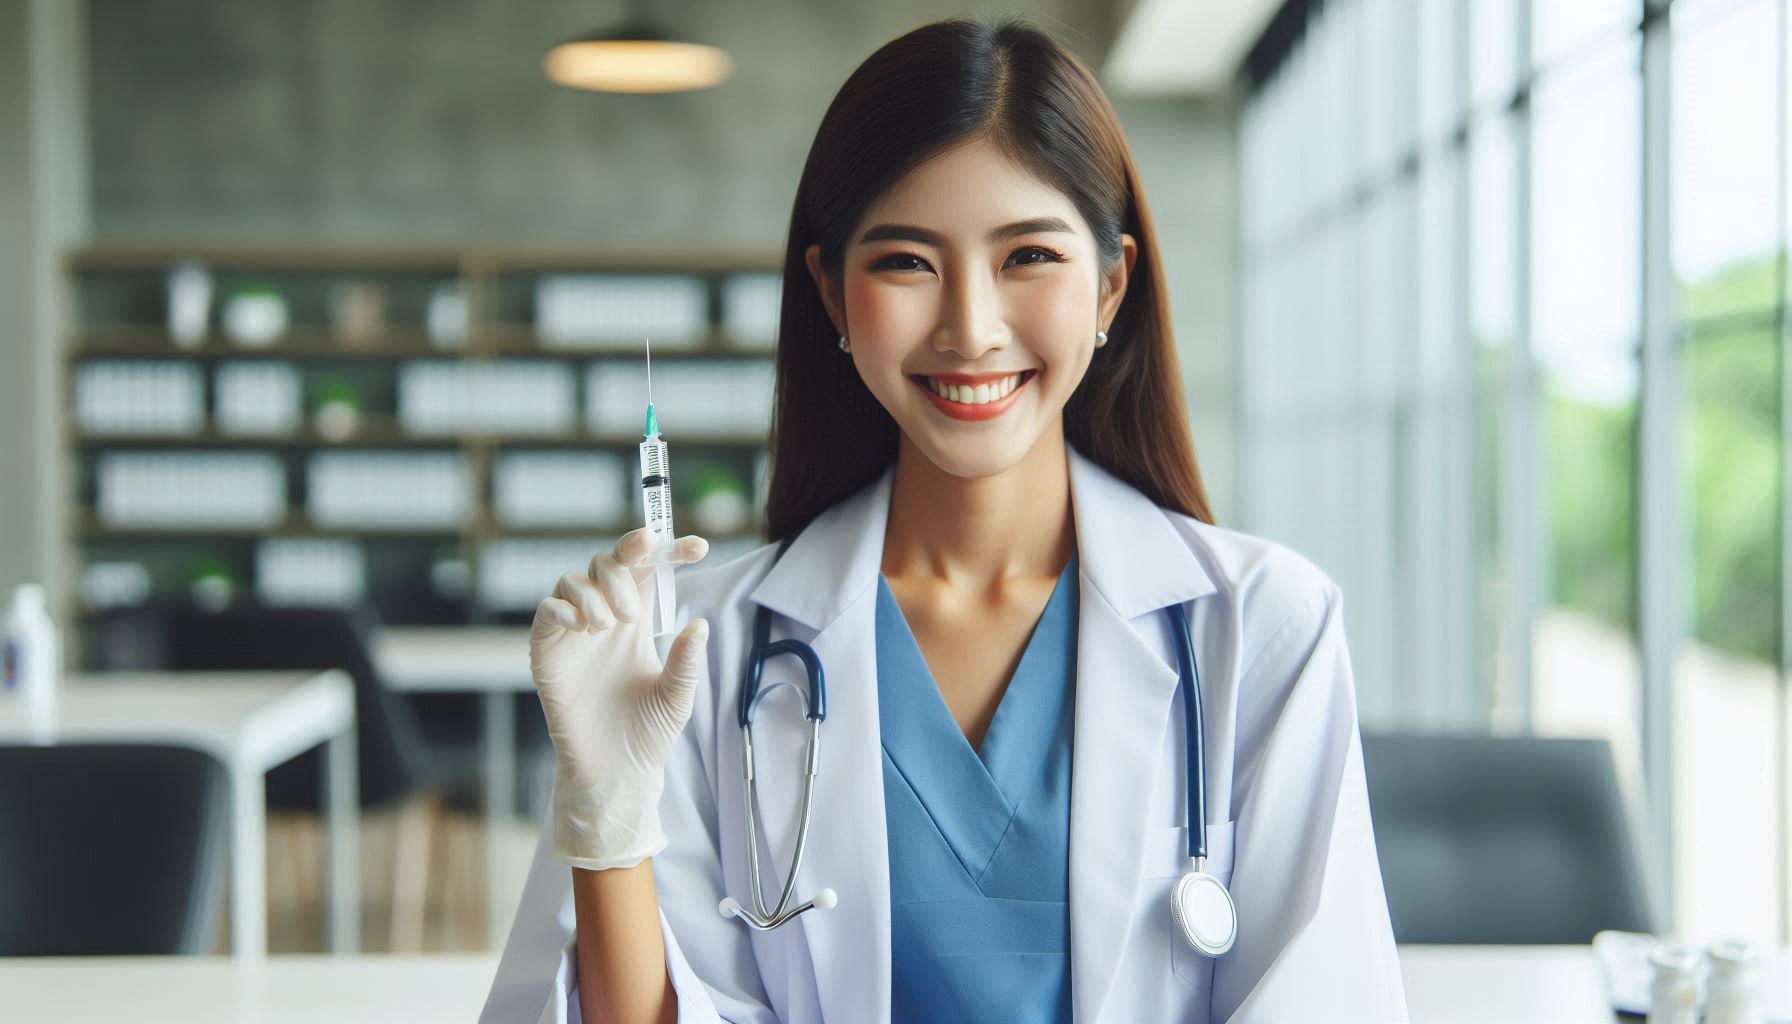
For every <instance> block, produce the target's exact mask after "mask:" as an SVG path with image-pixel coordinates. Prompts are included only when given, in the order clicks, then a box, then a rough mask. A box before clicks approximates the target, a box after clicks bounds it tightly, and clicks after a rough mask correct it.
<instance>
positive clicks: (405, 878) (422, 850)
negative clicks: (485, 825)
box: [166, 602, 483, 952]
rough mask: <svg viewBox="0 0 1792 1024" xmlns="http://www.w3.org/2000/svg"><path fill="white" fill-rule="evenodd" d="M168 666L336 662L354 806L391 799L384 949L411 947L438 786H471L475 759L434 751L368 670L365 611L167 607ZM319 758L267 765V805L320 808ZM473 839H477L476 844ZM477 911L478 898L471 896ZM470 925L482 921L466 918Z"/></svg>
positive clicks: (436, 820) (440, 817)
mask: <svg viewBox="0 0 1792 1024" xmlns="http://www.w3.org/2000/svg"><path fill="white" fill-rule="evenodd" d="M166 614H167V632H166V638H167V644H166V654H167V663H168V667H169V668H171V669H176V670H197V671H209V670H225V669H239V670H262V669H326V668H335V669H342V670H343V671H345V672H347V673H348V674H349V676H350V677H351V678H352V679H353V680H354V686H355V716H356V733H357V735H356V753H357V759H358V763H359V768H360V789H361V792H360V803H361V806H362V807H363V808H372V807H394V808H395V809H396V810H397V812H398V813H397V817H398V826H397V828H398V848H397V851H396V853H395V856H394V864H393V879H392V886H393V912H392V930H391V948H392V949H393V950H394V951H409V952H420V951H421V949H422V934H423V914H424V904H425V898H426V896H427V891H428V875H429V868H430V863H429V862H430V857H429V850H430V840H431V836H432V834H433V833H434V832H435V831H436V830H437V829H438V828H441V827H442V826H444V825H445V824H446V821H445V820H444V806H443V794H444V793H446V792H448V791H449V790H451V789H461V790H466V789H473V788H475V787H476V786H477V781H476V779H477V772H478V765H479V760H478V758H477V757H473V756H451V755H444V754H442V753H439V752H438V751H436V750H435V749H433V748H431V747H430V746H429V745H428V744H427V743H426V742H425V740H424V737H423V734H422V731H421V728H420V726H419V724H418V722H417V720H416V713H415V710H414V709H413V708H412V707H411V705H410V704H408V703H406V702H405V701H404V700H403V699H402V697H401V696H400V695H399V694H396V693H394V692H392V691H391V690H389V689H387V688H386V686H385V685H384V684H383V683H382V682H381V681H380V679H379V675H378V673H377V671H376V670H375V668H374V664H373V659H372V656H371V654H370V653H369V652H370V650H371V642H370V641H371V632H372V629H373V628H374V626H375V625H376V624H377V623H376V621H375V616H374V615H373V613H372V611H371V609H368V608H365V607H360V608H280V607H269V606H266V605H262V604H258V603H250V602H245V603H242V604H238V605H234V606H232V607H229V608H226V609H224V610H222V611H215V612H214V611H206V610H203V609H200V608H196V607H192V606H190V605H183V606H178V607H174V608H171V609H169V610H167V612H166ZM322 772H323V768H322V761H321V755H320V754H319V752H318V751H315V750H312V751H307V752H306V753H305V754H301V755H300V756H299V757H297V758H294V759H293V760H292V761H289V762H287V763H286V764H283V765H280V766H279V767H277V768H275V769H274V770H273V771H271V772H269V773H268V807H269V810H270V811H306V812H312V811H316V810H318V809H319V808H321V806H322V794H321V790H322ZM475 845H476V844H475ZM470 903H471V904H473V905H475V906H474V907H473V912H474V913H477V912H479V909H480V906H482V904H481V901H478V900H473V901H470ZM474 927H475V928H479V929H481V930H482V929H483V925H482V924H479V923H475V925H474Z"/></svg>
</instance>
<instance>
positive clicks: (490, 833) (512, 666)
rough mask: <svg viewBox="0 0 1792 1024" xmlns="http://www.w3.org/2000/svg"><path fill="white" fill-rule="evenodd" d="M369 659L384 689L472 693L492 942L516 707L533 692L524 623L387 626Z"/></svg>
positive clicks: (510, 802)
mask: <svg viewBox="0 0 1792 1024" xmlns="http://www.w3.org/2000/svg"><path fill="white" fill-rule="evenodd" d="M373 661H374V665H375V667H376V668H377V669H378V671H379V674H380V679H381V680H382V681H383V682H384V683H385V684H386V686H387V687H389V688H391V689H393V690H401V691H405V692H408V693H477V694H479V695H480V702H479V707H480V727H479V731H480V737H481V740H482V742H483V744H484V765H483V767H482V769H481V771H482V774H483V776H484V780H485V781H484V789H485V817H486V825H487V828H486V842H487V851H486V901H487V906H488V907H489V908H490V912H489V913H488V914H487V915H486V921H487V922H488V927H489V928H490V929H491V930H492V935H493V937H494V939H495V937H497V936H499V935H501V934H503V932H502V929H503V928H505V927H508V924H509V921H510V917H511V911H512V910H513V909H514V908H512V907H507V906H502V905H501V904H502V903H503V897H502V895H501V894H502V893H503V892H506V891H508V890H506V889H505V888H504V887H503V886H501V885H499V884H498V879H497V878H496V876H495V873H494V872H493V870H492V866H493V865H495V864H498V863H500V861H501V859H502V858H501V855H500V853H499V851H498V850H497V849H496V845H497V843H498V842H499V841H500V836H501V835H502V832H501V830H502V828H503V825H504V823H505V822H506V821H507V820H508V819H510V818H512V817H514V816H515V815H516V705H515V703H514V702H513V695H515V694H518V693H534V692H535V680H534V677H533V676H532V675H531V674H530V671H529V627H528V626H387V627H384V628H382V629H380V630H379V631H378V632H376V633H375V634H374V638H373Z"/></svg>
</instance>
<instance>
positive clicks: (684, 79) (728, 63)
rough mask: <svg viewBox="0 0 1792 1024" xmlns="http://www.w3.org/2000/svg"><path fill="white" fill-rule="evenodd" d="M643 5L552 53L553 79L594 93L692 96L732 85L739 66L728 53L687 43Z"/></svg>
mask: <svg viewBox="0 0 1792 1024" xmlns="http://www.w3.org/2000/svg"><path fill="white" fill-rule="evenodd" d="M644 6H645V5H644V4H643V3H641V2H640V0H631V2H630V4H629V6H628V16H627V18H626V19H625V20H624V21H623V22H622V24H620V25H617V26H615V27H613V28H605V29H599V30H598V31H595V32H592V33H590V34H589V35H584V36H580V37H578V38H577V39H569V40H567V41H566V42H564V43H561V44H560V45H558V46H556V47H554V48H553V49H551V50H549V51H548V55H547V57H546V58H545V59H544V60H543V61H542V70H544V71H546V72H547V76H548V78H549V80H551V81H553V82H555V83H557V84H559V85H564V86H567V87H569V88H573V89H590V90H592V91H593V92H633V93H645V92H687V91H690V90H694V89H708V88H710V87H711V86H715V85H720V84H721V83H722V82H724V81H726V80H727V78H728V75H729V73H730V72H732V71H733V70H734V61H732V60H731V59H729V57H728V54H727V52H726V51H724V50H722V49H720V48H718V47H714V46H705V45H703V44H702V43H688V42H681V41H679V40H677V39H674V38H672V36H671V35H669V34H668V33H666V32H665V31H663V30H662V29H660V28H659V27H658V26H657V25H654V24H652V23H651V22H649V21H648V19H647V17H646V16H645V14H644V13H643V11H642V7H644Z"/></svg>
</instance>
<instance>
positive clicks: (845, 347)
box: [840, 334, 852, 352]
mask: <svg viewBox="0 0 1792 1024" xmlns="http://www.w3.org/2000/svg"><path fill="white" fill-rule="evenodd" d="M840 351H842V352H851V351H852V342H850V341H847V340H846V335H844V334H842V335H841V336H840Z"/></svg>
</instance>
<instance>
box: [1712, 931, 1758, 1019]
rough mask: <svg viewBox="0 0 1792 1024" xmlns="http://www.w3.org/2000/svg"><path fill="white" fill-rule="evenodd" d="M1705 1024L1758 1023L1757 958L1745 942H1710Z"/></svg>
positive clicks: (1753, 948) (1752, 947)
mask: <svg viewBox="0 0 1792 1024" xmlns="http://www.w3.org/2000/svg"><path fill="white" fill-rule="evenodd" d="M1705 955H1706V956H1707V957H1708V958H1709V959H1710V961H1711V976H1710V979H1709V983H1708V985H1707V986H1706V987H1707V993H1708V1001H1707V1005H1706V1007H1705V1024H1761V1022H1762V1010H1761V993H1760V985H1759V979H1760V970H1759V966H1760V959H1759V957H1757V956H1756V955H1755V947H1754V946H1753V945H1752V944H1750V943H1747V942H1740V941H1730V942H1714V943H1712V944H1711V947H1710V948H1709V949H1707V950H1706V951H1705Z"/></svg>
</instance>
